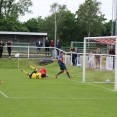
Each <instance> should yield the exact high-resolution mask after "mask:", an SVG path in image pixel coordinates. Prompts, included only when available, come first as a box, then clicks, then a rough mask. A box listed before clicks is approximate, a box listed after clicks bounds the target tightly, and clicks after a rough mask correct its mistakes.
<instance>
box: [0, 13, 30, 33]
mask: <svg viewBox="0 0 117 117" xmlns="http://www.w3.org/2000/svg"><path fill="white" fill-rule="evenodd" d="M0 31H22V32H27V31H28V29H27V28H26V27H25V26H23V24H22V23H21V22H19V21H18V20H17V15H12V16H9V15H7V16H6V18H4V19H0Z"/></svg>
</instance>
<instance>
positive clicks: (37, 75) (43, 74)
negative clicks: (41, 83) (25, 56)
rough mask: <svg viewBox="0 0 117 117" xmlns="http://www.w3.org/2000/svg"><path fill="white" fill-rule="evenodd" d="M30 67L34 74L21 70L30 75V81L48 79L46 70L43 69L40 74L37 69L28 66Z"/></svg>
mask: <svg viewBox="0 0 117 117" xmlns="http://www.w3.org/2000/svg"><path fill="white" fill-rule="evenodd" d="M28 67H30V68H31V69H33V70H34V71H33V72H32V73H29V72H26V71H24V70H23V69H20V70H21V71H22V72H23V73H25V74H26V75H28V76H29V78H30V79H41V78H46V77H47V74H46V69H45V68H42V69H41V70H40V71H39V72H37V69H36V68H35V67H34V66H32V65H28Z"/></svg>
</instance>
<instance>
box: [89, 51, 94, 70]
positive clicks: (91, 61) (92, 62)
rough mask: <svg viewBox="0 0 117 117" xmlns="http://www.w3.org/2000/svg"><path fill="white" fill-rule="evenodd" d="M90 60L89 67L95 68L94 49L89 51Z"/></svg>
mask: <svg viewBox="0 0 117 117" xmlns="http://www.w3.org/2000/svg"><path fill="white" fill-rule="evenodd" d="M88 61H89V68H93V65H94V55H93V53H92V51H90V53H89V56H88Z"/></svg>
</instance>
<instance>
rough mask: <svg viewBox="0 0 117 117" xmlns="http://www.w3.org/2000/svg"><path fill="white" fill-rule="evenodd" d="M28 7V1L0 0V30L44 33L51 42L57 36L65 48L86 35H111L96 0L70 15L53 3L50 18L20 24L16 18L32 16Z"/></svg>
mask: <svg viewBox="0 0 117 117" xmlns="http://www.w3.org/2000/svg"><path fill="white" fill-rule="evenodd" d="M31 6H33V2H32V1H31V0H17V1H16V0H0V31H20V32H47V34H48V38H49V39H50V40H51V39H53V40H54V38H55V33H56V38H57V39H59V40H60V42H61V43H62V45H64V46H66V45H69V44H70V42H71V41H77V42H82V41H83V39H84V37H88V36H94V37H96V36H110V35H111V25H112V21H111V20H110V21H108V22H107V19H106V18H105V15H104V14H102V13H101V11H100V6H101V2H99V1H98V0H85V2H84V3H83V4H80V5H79V8H78V9H77V10H76V13H71V11H70V10H68V9H67V6H66V5H60V4H58V3H53V4H52V5H51V6H50V11H51V15H49V16H47V17H45V18H42V17H41V16H37V18H31V19H29V20H27V21H26V22H21V21H19V20H18V18H19V16H21V15H25V13H26V12H27V13H32V11H31V10H29V8H30V7H31ZM55 16H56V17H55ZM55 18H56V19H55ZM55 22H56V27H55ZM55 28H56V32H55Z"/></svg>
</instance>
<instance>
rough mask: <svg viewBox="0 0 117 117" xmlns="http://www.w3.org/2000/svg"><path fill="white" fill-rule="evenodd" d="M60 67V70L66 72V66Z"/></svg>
mask: <svg viewBox="0 0 117 117" xmlns="http://www.w3.org/2000/svg"><path fill="white" fill-rule="evenodd" d="M59 66H60V70H66V69H67V68H66V66H65V65H64V64H63V65H59Z"/></svg>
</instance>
